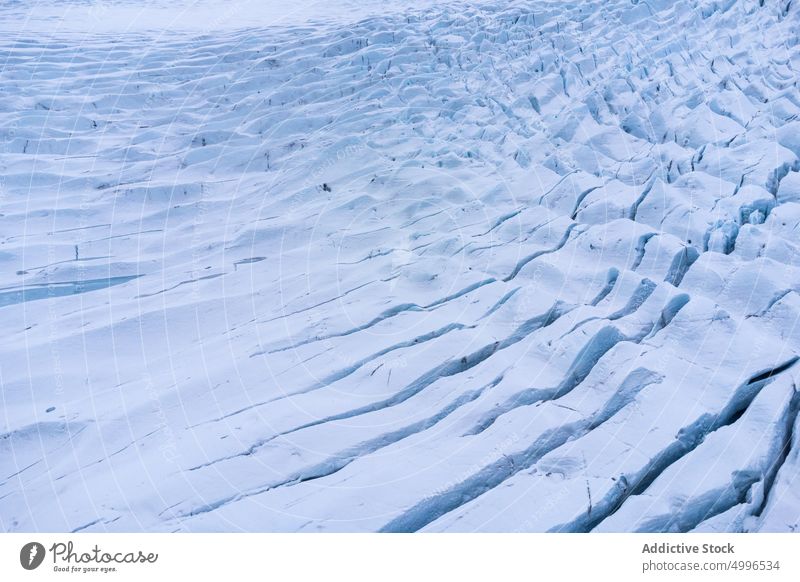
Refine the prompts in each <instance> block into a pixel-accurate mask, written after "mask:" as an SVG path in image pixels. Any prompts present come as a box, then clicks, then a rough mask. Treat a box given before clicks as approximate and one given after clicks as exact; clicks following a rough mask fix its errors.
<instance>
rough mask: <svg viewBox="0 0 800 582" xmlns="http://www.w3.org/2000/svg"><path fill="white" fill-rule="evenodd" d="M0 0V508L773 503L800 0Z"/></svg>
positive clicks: (495, 524) (129, 524) (567, 525)
mask: <svg viewBox="0 0 800 582" xmlns="http://www.w3.org/2000/svg"><path fill="white" fill-rule="evenodd" d="M762 4H763V5H762ZM300 5H302V3H300ZM120 6H121V7H122V8H125V7H126V6H127V5H126V4H125V3H118V4H117V3H112V4H107V5H105V7H106V10H107V12H106V14H107V15H108V18H109V19H111V18H112V17H113V16H114V14H115V12H114V10H115V7H120ZM51 9H52V10H56V8H54V7H51ZM3 10H4V11H8V12H7V14H8V19H7V20H6V21H5V23H6V24H4V27H7V28H8V29H9V30H12V31H16V32H13V33H9V34H6V35H4V36H3V37H2V40H0V52H1V54H2V60H3V66H2V72H1V73H0V89H2V99H0V128H1V129H0V139H2V157H0V173H1V175H2V181H1V182H0V186H2V190H0V196H1V197H0V277H1V278H2V280H1V281H0V315H1V316H2V322H3V329H4V333H3V334H2V336H0V387H1V388H2V392H1V393H2V415H0V422H1V423H2V426H0V527H2V529H3V530H6V531H40V530H41V531H78V530H88V531H105V530H109V531H140V530H145V531H173V530H181V531H206V530H224V531H240V530H261V531H420V530H422V531H695V530H698V531H794V530H795V529H797V527H798V524H800V495H799V494H798V486H799V485H800V481H798V480H799V479H800V459H798V454H799V453H798V451H799V450H800V444H799V443H798V442H797V441H798V439H799V438H800V421H799V420H798V414H797V413H798V409H799V408H800V394H799V393H798V389H797V387H796V380H797V376H798V372H800V365H797V361H798V354H799V353H800V326H798V317H799V316H800V253H799V252H798V246H799V245H800V239H799V237H798V233H800V161H798V156H800V137H799V136H800V90H799V89H798V83H797V81H798V71H800V40H799V35H800V7H798V6H795V5H793V4H792V3H790V2H788V0H780V1H774V2H759V1H758V0H753V1H750V0H739V1H735V0H717V1H710V0H697V1H695V0H685V1H679V2H672V1H667V0H649V1H641V2H636V1H630V0H612V1H608V2H599V1H596V2H580V3H575V4H574V5H567V4H565V3H563V2H560V1H558V2H557V1H555V0H553V1H545V0H543V1H538V2H519V3H516V4H512V5H508V4H505V3H500V2H497V3H491V2H484V3H476V4H475V5H466V6H465V5H463V4H457V5H448V4H434V3H430V5H429V6H428V7H426V8H423V9H419V8H417V9H413V10H412V9H409V6H407V5H402V4H400V3H394V4H393V5H392V7H391V10H388V9H387V10H386V11H383V12H381V11H380V9H375V10H373V11H372V12H371V13H369V14H367V13H366V12H365V13H364V14H360V15H359V16H358V18H356V19H352V20H351V21H350V22H349V23H345V22H342V20H341V19H337V18H335V17H334V16H333V14H327V13H326V12H321V13H318V12H314V11H313V10H309V12H308V16H307V17H305V19H300V18H295V19H294V20H287V21H285V22H275V21H272V20H270V19H269V18H263V19H259V18H257V17H253V18H252V20H251V21H250V22H249V23H246V24H247V26H248V28H247V29H243V28H241V26H242V25H244V24H245V23H241V24H236V22H238V21H235V19H234V21H235V22H234V23H233V24H230V25H226V26H222V25H220V26H218V27H217V28H216V29H214V30H207V31H197V30H190V29H191V27H190V26H187V27H186V28H187V30H183V31H178V32H174V33H167V32H166V30H160V31H159V30H151V29H150V25H149V24H148V25H146V26H141V27H132V30H131V32H127V33H123V32H121V31H120V30H118V29H115V30H114V31H113V33H109V34H106V33H104V32H103V31H102V30H99V31H98V30H95V31H93V32H92V30H93V27H88V29H90V30H89V31H88V32H87V26H83V25H82V24H85V23H81V22H76V23H75V27H74V30H73V32H72V33H70V32H68V31H67V30H66V29H67V28H69V24H70V21H69V20H67V21H61V20H59V21H57V22H58V23H59V24H58V26H56V27H55V30H50V31H49V33H48V34H44V33H43V32H42V30H41V29H42V28H44V29H46V28H47V26H45V25H46V24H47V23H48V22H50V21H49V20H48V19H47V18H45V17H43V16H41V15H42V14H45V15H46V14H47V12H43V13H33V12H31V13H25V11H24V10H23V9H21V8H20V5H19V3H5V4H3ZM329 11H330V10H329ZM331 12H332V11H331ZM36 14H39V16H40V17H41V18H40V19H39V20H37V19H36V18H34V17H35V16H36ZM116 14H117V15H119V14H120V13H116ZM121 14H124V12H122V13H121ZM223 16H224V15H223ZM229 16H230V14H229ZM234 16H235V14H234ZM238 18H241V16H238ZM15 19H16V21H17V22H18V23H19V26H18V27H17V28H14V27H13V26H10V25H9V24H8V22H9V21H15ZM156 20H157V19H156ZM65 22H66V23H65ZM117 22H119V21H117ZM148 22H149V21H148ZM26 23H27V24H26ZM37 23H38V24H37ZM40 25H41V26H40ZM109 26H110V25H109ZM26 27H28V28H26ZM100 28H102V27H100ZM117 28H119V27H117ZM34 30H36V32H34ZM125 30H127V29H125Z"/></svg>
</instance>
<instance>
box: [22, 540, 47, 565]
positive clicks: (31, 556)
mask: <svg viewBox="0 0 800 582" xmlns="http://www.w3.org/2000/svg"><path fill="white" fill-rule="evenodd" d="M44 554H45V551H44V546H43V545H42V544H40V543H39V542H28V543H27V544H25V545H24V546H22V549H21V550H20V551H19V563H20V564H22V567H23V568H25V569H26V570H35V569H36V568H38V567H39V566H41V565H42V562H43V561H44Z"/></svg>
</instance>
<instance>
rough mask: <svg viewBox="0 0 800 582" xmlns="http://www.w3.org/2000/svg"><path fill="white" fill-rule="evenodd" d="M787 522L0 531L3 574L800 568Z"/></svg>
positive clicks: (742, 575) (649, 572) (639, 572)
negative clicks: (568, 528) (662, 527)
mask: <svg viewBox="0 0 800 582" xmlns="http://www.w3.org/2000/svg"><path fill="white" fill-rule="evenodd" d="M798 549H800V537H797V536H795V535H793V534H731V535H725V534H719V535H705V534H653V535H650V534H3V535H0V580H4V581H5V580H9V581H17V580H66V579H70V580H109V581H123V580H148V582H150V581H154V580H171V581H174V580H188V579H190V578H189V577H195V576H197V577H200V578H201V579H203V580H206V579H209V578H210V577H217V576H224V577H225V578H226V579H227V580H237V581H238V580H251V579H259V580H271V579H277V580H286V579H297V580H311V579H313V578H324V577H331V576H333V577H334V578H335V579H337V580H338V579H342V580H344V579H346V580H353V581H360V580H369V581H375V580H389V581H391V580H422V581H425V582H428V581H432V580H446V581H448V582H450V581H461V580H465V581H471V580H501V579H504V578H508V579H513V580H526V579H530V580H540V579H542V577H543V576H566V579H567V580H577V579H580V578H578V577H587V578H589V577H592V578H594V577H598V576H599V577H600V579H602V580H606V579H614V580H647V579H655V580H680V579H686V580H718V581H722V580H743V581H745V580H746V581H748V582H749V581H751V580H775V581H778V580H800V568H798V564H800V556H798V555H797V554H798Z"/></svg>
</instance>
